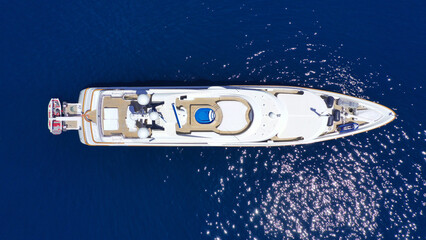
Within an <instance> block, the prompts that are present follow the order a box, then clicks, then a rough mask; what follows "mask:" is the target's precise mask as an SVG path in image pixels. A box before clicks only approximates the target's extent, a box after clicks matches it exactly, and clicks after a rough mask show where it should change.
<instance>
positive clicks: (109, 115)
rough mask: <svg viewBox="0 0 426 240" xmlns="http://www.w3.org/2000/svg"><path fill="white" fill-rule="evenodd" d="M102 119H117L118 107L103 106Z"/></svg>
mask: <svg viewBox="0 0 426 240" xmlns="http://www.w3.org/2000/svg"><path fill="white" fill-rule="evenodd" d="M104 119H110V120H118V108H104Z"/></svg>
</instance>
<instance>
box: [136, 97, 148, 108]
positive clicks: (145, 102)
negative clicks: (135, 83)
mask: <svg viewBox="0 0 426 240" xmlns="http://www.w3.org/2000/svg"><path fill="white" fill-rule="evenodd" d="M138 103H139V104H140V105H142V106H145V105H148V103H149V96H148V95H147V94H141V95H139V96H138Z"/></svg>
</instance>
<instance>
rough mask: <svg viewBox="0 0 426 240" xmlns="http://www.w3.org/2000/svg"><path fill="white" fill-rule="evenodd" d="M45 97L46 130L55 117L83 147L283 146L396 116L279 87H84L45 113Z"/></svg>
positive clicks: (345, 99)
mask: <svg viewBox="0 0 426 240" xmlns="http://www.w3.org/2000/svg"><path fill="white" fill-rule="evenodd" d="M52 101H53V102H52ZM52 101H51V103H50V104H49V110H48V114H49V124H50V125H49V129H51V132H52V133H53V134H57V133H58V131H57V130H55V131H54V129H53V128H52V127H51V126H53V123H56V125H55V126H56V127H58V126H57V125H58V122H59V123H60V124H62V125H63V126H66V127H65V129H66V130H71V129H72V130H78V132H79V136H80V141H81V142H82V143H84V144H87V145H108V146H287V145H298V144H308V143H314V142H320V141H325V140H330V139H336V138H341V137H345V136H350V135H353V134H357V133H361V132H365V131H369V130H372V129H375V128H378V127H380V126H383V125H385V124H387V123H389V122H391V121H392V120H393V119H394V118H395V113H394V112H393V111H392V110H390V109H388V108H387V107H384V106H382V105H380V104H377V103H374V102H370V101H367V100H363V99H359V98H355V97H351V96H347V95H343V94H339V93H332V92H327V91H322V90H316V89H308V88H300V87H286V86H227V87H133V88H132V87H125V88H87V89H84V90H83V91H81V92H80V97H79V101H78V103H75V104H69V103H65V104H63V106H62V107H60V108H61V109H62V111H61V113H60V114H59V115H58V114H56V115H53V114H52V113H53V112H54V111H55V108H54V107H53V106H52V105H54V104H53V103H55V104H56V105H57V103H59V104H60V102H59V99H56V100H54V99H52ZM56 109H57V108H56ZM352 123H353V124H352ZM348 124H349V125H348ZM351 124H352V125H354V126H355V124H356V125H357V126H358V127H357V128H356V129H355V128H353V129H349V128H348V127H347V126H352V125H351ZM63 129H64V128H63V127H62V130H63ZM342 129H345V130H344V131H343V130H342ZM348 129H349V130H348Z"/></svg>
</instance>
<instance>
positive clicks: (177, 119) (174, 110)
mask: <svg viewBox="0 0 426 240" xmlns="http://www.w3.org/2000/svg"><path fill="white" fill-rule="evenodd" d="M172 107H173V112H175V117H176V121H177V124H178V126H179V128H182V126H181V125H180V122H179V118H178V115H177V112H176V107H175V104H174V103H172Z"/></svg>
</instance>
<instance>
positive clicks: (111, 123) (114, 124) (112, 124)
mask: <svg viewBox="0 0 426 240" xmlns="http://www.w3.org/2000/svg"><path fill="white" fill-rule="evenodd" d="M104 130H105V131H115V130H118V120H110V119H105V120H104Z"/></svg>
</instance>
